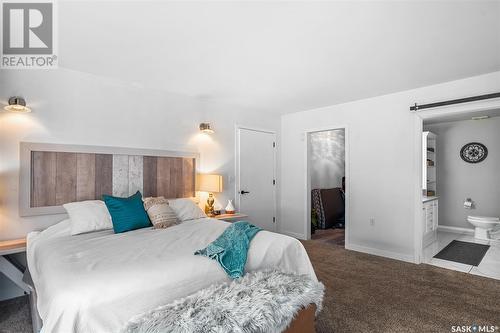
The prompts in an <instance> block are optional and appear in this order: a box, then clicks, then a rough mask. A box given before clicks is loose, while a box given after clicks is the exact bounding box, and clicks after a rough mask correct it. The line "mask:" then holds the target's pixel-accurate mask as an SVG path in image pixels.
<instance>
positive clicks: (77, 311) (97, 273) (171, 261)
mask: <svg viewBox="0 0 500 333" xmlns="http://www.w3.org/2000/svg"><path fill="white" fill-rule="evenodd" d="M228 226H229V223H227V222H222V221H219V220H214V219H209V218H204V219H198V220H192V221H186V222H184V223H182V224H180V225H177V226H174V227H171V228H168V229H159V230H153V229H151V228H145V229H140V230H136V231H131V232H126V233H122V234H114V233H113V231H112V230H107V231H100V232H93V233H89V234H82V235H76V236H70V231H69V230H70V225H69V220H68V221H64V222H61V223H59V224H57V225H55V226H53V227H51V228H48V229H47V230H45V231H43V232H33V233H30V234H29V235H28V250H27V254H28V267H29V270H30V273H31V275H32V278H33V282H34V284H35V288H36V290H37V293H38V304H37V305H38V311H39V313H40V317H41V318H42V320H43V329H42V332H45V333H49V332H64V333H70V332H86V333H87V332H119V331H120V329H121V328H122V327H123V326H124V325H125V324H126V322H127V321H128V320H129V319H130V318H131V317H133V316H134V315H137V314H140V313H143V312H145V311H148V310H151V309H153V308H155V307H157V306H159V305H164V304H168V303H171V302H172V301H174V300H176V299H178V298H182V297H185V296H188V295H190V294H192V293H194V292H196V291H197V290H199V289H202V288H205V287H208V286H209V285H211V284H213V283H220V282H223V281H229V279H228V278H227V276H226V273H225V272H224V271H223V270H222V268H221V267H220V266H219V264H218V263H217V262H216V261H214V260H210V259H208V258H206V257H203V256H195V255H193V253H194V251H196V250H198V249H202V248H204V247H205V246H207V245H208V244H209V243H210V242H212V241H213V240H215V239H216V238H217V237H218V236H219V235H220V234H221V233H222V232H223V231H224V229H225V228H226V227H228ZM266 268H280V269H282V270H284V271H287V272H294V273H298V274H308V275H310V276H311V277H312V278H313V279H315V280H316V275H315V274H314V270H313V268H312V266H311V263H310V261H309V257H308V256H307V253H306V251H305V250H304V247H303V246H302V244H301V243H300V242H299V241H298V240H296V239H294V238H291V237H288V236H284V235H280V234H276V233H272V232H267V231H261V232H259V233H258V234H257V235H256V236H255V238H254V239H253V240H252V242H251V244H250V249H249V252H248V259H247V264H246V266H245V271H246V272H249V271H255V270H261V269H266Z"/></svg>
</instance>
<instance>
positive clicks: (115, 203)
mask: <svg viewBox="0 0 500 333" xmlns="http://www.w3.org/2000/svg"><path fill="white" fill-rule="evenodd" d="M102 200H104V203H105V204H106V207H108V210H109V214H110V215H111V221H112V222H113V230H114V231H115V234H117V233H120V232H126V231H130V230H135V229H141V228H146V227H150V226H151V221H150V220H149V217H148V214H147V213H146V211H145V210H144V204H143V202H142V195H141V192H139V191H137V192H136V193H135V194H134V195H133V196H131V197H128V198H118V197H112V196H111V195H103V196H102Z"/></svg>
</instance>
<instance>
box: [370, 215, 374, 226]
mask: <svg viewBox="0 0 500 333" xmlns="http://www.w3.org/2000/svg"><path fill="white" fill-rule="evenodd" d="M370 225H371V226H372V227H373V226H374V225H375V218H374V217H371V218H370Z"/></svg>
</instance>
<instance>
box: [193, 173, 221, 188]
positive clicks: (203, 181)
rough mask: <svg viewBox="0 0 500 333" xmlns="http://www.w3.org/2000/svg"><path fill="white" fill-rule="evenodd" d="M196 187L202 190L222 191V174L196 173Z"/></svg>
mask: <svg viewBox="0 0 500 333" xmlns="http://www.w3.org/2000/svg"><path fill="white" fill-rule="evenodd" d="M196 188H197V190H198V191H203V192H222V176H221V175H207V174H197V175H196Z"/></svg>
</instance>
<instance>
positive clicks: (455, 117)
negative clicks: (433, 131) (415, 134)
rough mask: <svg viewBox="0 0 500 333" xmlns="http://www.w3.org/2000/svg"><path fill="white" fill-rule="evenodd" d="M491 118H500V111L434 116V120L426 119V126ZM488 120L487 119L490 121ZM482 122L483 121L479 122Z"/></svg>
mask: <svg viewBox="0 0 500 333" xmlns="http://www.w3.org/2000/svg"><path fill="white" fill-rule="evenodd" d="M484 116H488V117H489V118H493V117H500V109H493V110H484V111H470V112H464V113H454V114H448V115H446V114H444V115H441V116H434V117H432V118H428V119H424V124H425V125H431V124H437V123H447V122H450V121H462V120H473V119H472V117H484ZM489 118H487V119H489ZM477 121H481V120H477Z"/></svg>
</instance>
